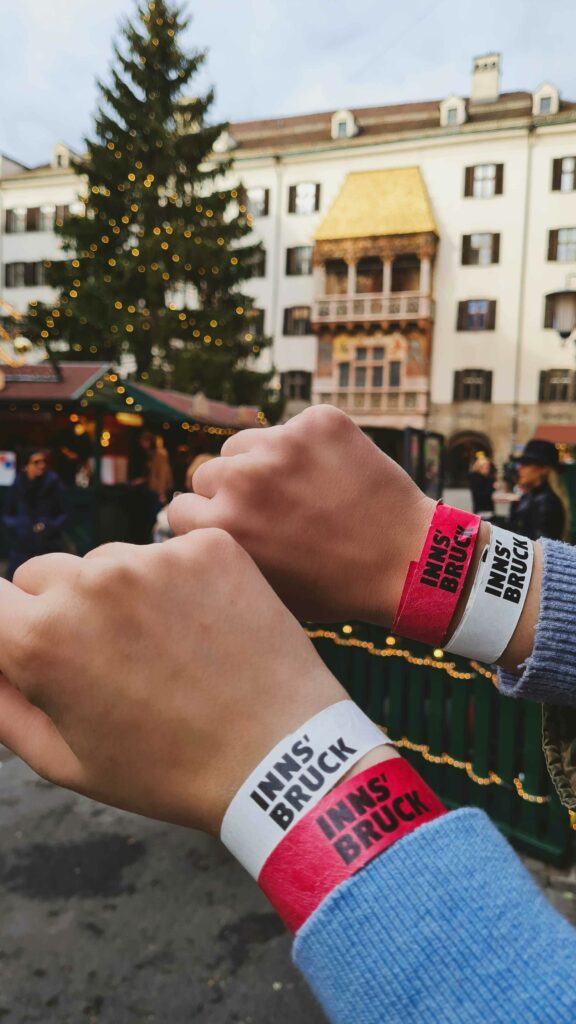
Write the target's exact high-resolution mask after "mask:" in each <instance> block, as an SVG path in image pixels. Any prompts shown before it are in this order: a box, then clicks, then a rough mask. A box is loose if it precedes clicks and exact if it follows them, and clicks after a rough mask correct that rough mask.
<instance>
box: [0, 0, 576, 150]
mask: <svg viewBox="0 0 576 1024" xmlns="http://www.w3.org/2000/svg"><path fill="white" fill-rule="evenodd" d="M182 5H183V6H184V7H185V9H186V10H187V11H188V12H189V13H190V14H191V15H192V23H191V26H190V28H189V31H188V36H187V41H189V43H190V45H191V46H194V47H202V48H207V49H208V50H209V57H208V61H207V65H206V70H205V71H203V72H202V78H201V80H200V81H199V83H198V87H197V88H198V89H199V88H200V87H205V86H206V85H207V84H211V83H213V84H214V85H215V87H216V106H215V109H214V117H218V118H222V119H230V120H241V119H245V118H252V117H266V116H271V115H278V114H295V113H304V112H308V111H313V110H331V109H338V108H339V107H348V106H350V107H352V106H360V105H370V104H375V105H376V104H380V103H396V102H398V103H401V102H403V101H405V100H416V99H434V98H441V97H442V96H446V95H449V94H450V93H452V92H455V93H460V94H464V95H467V94H468V92H469V76H470V67H471V61H472V57H473V56H474V55H477V54H482V53H486V52H488V51H491V50H497V51H500V52H502V54H503V61H504V63H503V70H504V74H503V89H504V90H506V91H510V90H514V89H534V88H535V87H536V86H537V85H538V84H539V83H540V82H542V81H544V80H549V81H552V82H554V83H555V84H556V85H557V86H559V88H560V90H561V93H562V94H563V95H564V96H565V97H566V98H568V99H576V61H575V59H574V42H575V39H576V2H575V0H547V2H544V0H412V2H411V3H401V2H398V0H182ZM134 9H135V0H0V67H1V69H2V86H1V93H0V151H1V152H4V153H6V154H7V155H9V156H12V157H14V158H15V159H19V160H21V161H22V162H24V163H27V164H29V165H34V164H39V163H44V162H45V161H47V160H48V159H49V156H50V152H51V148H52V144H53V143H54V142H56V141H63V142H67V143H68V144H69V145H71V146H73V147H76V148H79V147H81V145H82V138H83V136H84V135H85V134H86V133H89V132H90V128H91V115H92V113H93V111H94V107H95V102H96V90H95V84H94V83H95V78H96V76H101V77H102V76H104V77H105V76H106V74H107V69H108V66H109V60H110V53H111V39H112V38H113V37H114V35H115V33H116V32H117V27H118V23H119V22H120V21H121V20H122V18H123V17H125V16H127V15H130V14H131V13H132V12H133V11H134Z"/></svg>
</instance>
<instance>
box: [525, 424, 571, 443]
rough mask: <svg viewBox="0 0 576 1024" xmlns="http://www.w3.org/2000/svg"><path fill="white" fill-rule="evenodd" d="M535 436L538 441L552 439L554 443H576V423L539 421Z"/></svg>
mask: <svg viewBox="0 0 576 1024" xmlns="http://www.w3.org/2000/svg"><path fill="white" fill-rule="evenodd" d="M533 436H534V438H536V439H537V440H538V441H552V442H553V444H576V425H574V424H573V423H552V424H550V423H539V424H538V426H537V427H536V430H535V431H534V435H533Z"/></svg>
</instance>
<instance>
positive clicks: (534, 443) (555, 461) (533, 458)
mask: <svg viewBox="0 0 576 1024" xmlns="http://www.w3.org/2000/svg"><path fill="white" fill-rule="evenodd" d="M517 461H518V462H519V463H520V465H522V466H551V467H552V469H557V468H558V465H559V462H560V460H559V458H558V449H557V447H556V445H555V444H554V443H553V442H552V441H539V440H537V438H532V440H531V441H528V444H527V445H526V446H525V448H524V451H523V452H522V455H521V456H520V458H519V459H518V460H517Z"/></svg>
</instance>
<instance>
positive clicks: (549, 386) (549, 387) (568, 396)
mask: <svg viewBox="0 0 576 1024" xmlns="http://www.w3.org/2000/svg"><path fill="white" fill-rule="evenodd" d="M575 383H576V380H575V374H574V373H573V371H572V370H542V371H541V372H540V387H539V391H538V401H539V402H571V401H573V400H574V398H575V397H576V396H575V394H574V391H575V387H574V385H575Z"/></svg>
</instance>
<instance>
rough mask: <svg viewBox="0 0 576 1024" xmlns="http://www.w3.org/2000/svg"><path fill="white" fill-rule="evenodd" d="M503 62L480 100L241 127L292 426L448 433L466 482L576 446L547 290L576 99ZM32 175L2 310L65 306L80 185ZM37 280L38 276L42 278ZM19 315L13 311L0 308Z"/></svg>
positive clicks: (17, 201)
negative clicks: (520, 449) (516, 87)
mask: <svg viewBox="0 0 576 1024" xmlns="http://www.w3.org/2000/svg"><path fill="white" fill-rule="evenodd" d="M500 70H501V69H500V58H499V56H498V55H497V54H491V55H488V56H487V57H483V58H478V59H476V60H475V61H474V64H473V71H472V82H471V90H470V96H469V97H461V96H450V97H447V98H445V99H443V100H440V101H427V102H421V103H409V104H403V105H395V106H386V107H370V108H362V109H357V110H340V111H336V112H329V113H320V114H309V115H302V116H296V117H287V118H282V119H269V120H263V121H250V122H240V123H237V124H232V125H230V127H229V130H228V132H226V133H225V135H224V136H223V137H222V138H221V139H220V140H219V148H220V149H221V150H222V151H225V152H228V153H229V154H230V155H231V156H232V157H233V160H234V164H233V171H232V172H231V173H232V178H233V181H234V183H236V184H238V183H240V184H241V185H242V187H243V189H244V190H245V196H246V202H247V205H248V208H249V211H250V213H251V215H252V217H253V227H254V233H255V235H256V236H257V237H258V238H259V239H260V240H261V241H262V243H263V246H264V249H265V259H264V260H263V261H262V263H261V265H260V267H259V271H258V273H259V275H260V276H258V277H254V278H253V279H252V280H251V281H250V284H249V287H250V289H251V291H252V294H253V296H254V298H255V302H256V304H257V306H258V307H259V308H261V309H262V310H263V311H264V322H265V329H266V332H267V333H268V334H270V335H271V336H272V337H273V339H274V344H273V348H272V353H271V354H270V353H265V354H264V357H263V358H271V359H273V361H274V365H275V367H276V369H277V371H278V375H279V382H280V383H281V386H282V388H283V390H284V392H285V395H286V398H287V402H288V405H287V409H288V412H289V413H293V412H295V411H297V410H298V409H299V408H302V406H303V405H305V404H307V403H308V402H311V401H312V402H332V403H334V404H336V405H339V406H340V407H341V408H343V409H345V410H346V411H347V412H348V413H349V414H350V415H351V416H353V417H354V419H356V420H357V422H359V423H360V424H362V425H365V426H369V427H371V428H374V427H378V426H382V427H390V426H392V427H398V426H403V425H412V426H417V427H424V426H426V427H428V428H431V429H435V430H439V431H441V432H442V433H443V434H444V435H445V436H446V438H447V441H448V445H449V470H450V473H451V476H452V477H453V478H454V480H457V479H458V478H461V477H462V476H463V475H464V474H465V472H466V469H467V466H468V460H469V458H470V455H471V453H472V452H474V451H475V450H478V449H479V448H482V449H483V450H485V451H487V452H489V453H490V454H493V455H494V456H495V457H496V458H497V459H499V460H504V459H505V458H506V457H507V455H508V452H509V450H510V446H511V445H512V444H514V443H522V442H524V441H525V440H527V439H528V437H530V436H531V435H532V434H533V433H534V432H535V431H536V430H540V433H541V435H542V436H544V433H543V432H545V431H546V430H548V433H549V436H550V437H551V438H552V439H554V440H558V441H560V442H561V441H562V440H564V439H565V440H569V439H570V436H571V435H570V427H571V426H573V425H574V423H575V417H574V412H575V408H576V407H575V405H574V400H575V398H576V374H575V371H574V353H573V351H572V350H570V348H568V347H565V348H563V347H562V345H561V343H560V339H559V337H558V335H557V334H556V332H555V331H554V329H553V326H552V319H551V307H550V303H549V302H547V296H549V295H550V294H551V293H553V292H556V291H559V290H562V289H564V288H566V287H569V288H572V287H574V288H576V103H572V102H568V101H564V100H562V99H561V98H560V96H559V94H558V91H557V89H555V88H554V86H552V85H550V84H549V83H545V84H543V85H541V86H539V87H538V88H536V89H535V90H534V92H511V93H502V92H501V90H500V77H501V76H500ZM67 152H68V151H67V150H66V148H65V147H56V148H55V151H54V156H53V160H52V163H51V165H50V166H49V167H45V168H37V169H34V170H26V169H23V168H18V166H17V165H14V163H12V164H11V166H10V167H8V168H7V169H5V170H4V171H3V172H2V175H3V176H2V179H1V181H0V203H1V206H2V211H1V234H0V244H1V248H0V262H1V264H2V265H1V266H0V274H1V277H0V281H1V285H0V289H1V290H0V299H1V300H4V301H7V302H8V303H10V304H11V305H12V306H14V307H15V308H16V309H22V308H24V307H25V305H26V304H27V302H28V301H29V299H30V298H37V299H40V300H45V299H47V298H49V294H50V293H49V291H48V292H47V291H46V288H45V285H44V284H43V283H42V272H41V263H42V260H44V259H53V258H57V255H58V254H57V243H56V241H55V238H54V236H53V234H52V233H51V229H50V223H51V218H52V217H54V218H56V217H58V212H59V208H60V207H62V206H65V205H70V204H71V203H74V202H75V201H76V196H75V191H74V190H75V188H76V187H77V182H78V179H77V178H76V177H75V176H74V175H73V174H72V172H71V170H70V169H69V167H67V166H66V161H67V159H68V158H67V155H66V154H67ZM35 268H36V269H35ZM0 312H1V310H0Z"/></svg>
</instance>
